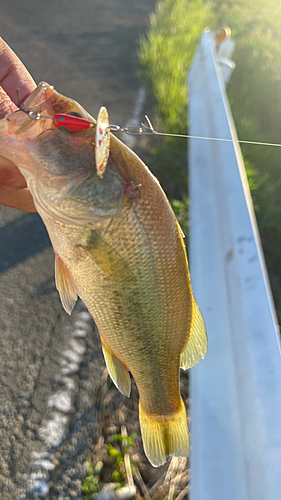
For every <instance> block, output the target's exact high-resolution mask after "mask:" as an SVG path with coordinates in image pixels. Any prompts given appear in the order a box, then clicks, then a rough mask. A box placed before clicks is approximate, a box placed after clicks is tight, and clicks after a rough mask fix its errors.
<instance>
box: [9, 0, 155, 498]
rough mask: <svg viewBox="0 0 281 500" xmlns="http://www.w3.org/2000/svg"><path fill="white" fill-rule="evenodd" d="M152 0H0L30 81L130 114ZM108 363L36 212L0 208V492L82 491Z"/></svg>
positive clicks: (118, 114)
mask: <svg viewBox="0 0 281 500" xmlns="http://www.w3.org/2000/svg"><path fill="white" fill-rule="evenodd" d="M154 3H155V2H154V0H142V2H139V1H138V0H83V1H78V0H60V1H57V0H48V2H46V1H42V0H29V1H20V0H18V1H17V0H1V3H0V30H1V31H0V35H1V36H2V37H3V38H4V40H6V42H7V43H8V44H10V46H11V47H12V48H13V50H14V51H15V52H16V53H17V54H18V55H19V57H20V58H21V59H22V60H23V62H24V63H25V65H26V66H27V67H28V69H29V71H30V72H31V74H32V75H33V77H34V79H35V80H36V81H37V83H39V82H40V81H42V80H44V81H47V82H48V83H50V84H52V85H54V86H55V88H56V89H57V90H58V91H59V92H61V93H63V94H65V95H68V96H70V97H72V98H74V99H76V100H77V101H78V102H80V103H81V104H82V105H83V106H84V107H85V108H86V109H87V110H88V111H90V112H91V113H92V114H93V115H94V116H95V115H96V114H97V111H98V109H99V107H100V106H101V105H105V106H106V107H107V108H108V110H109V114H110V120H111V122H112V123H117V124H120V125H124V124H126V123H127V122H128V120H129V119H130V117H131V116H132V113H133V110H134V107H135V102H136V99H137V95H138V90H139V87H140V82H139V80H138V76H137V71H138V61H137V47H138V39H139V35H140V34H141V33H144V31H145V28H146V26H147V22H148V13H150V12H151V11H152V10H153V8H154ZM103 368H104V363H103V359H102V354H101V348H100V341H99V336H98V333H97V331H96V329H95V327H94V324H93V321H92V320H91V318H90V316H89V314H88V313H87V311H86V310H85V309H84V306H83V304H82V303H81V302H80V303H78V304H77V306H76V308H75V310H74V312H73V314H72V316H71V317H69V316H68V315H67V314H66V313H65V312H64V310H63V309H62V306H61V304H60V301H59V297H58V293H57V292H56V290H55V284H54V255H53V250H52V248H51V246H50V242H49V238H48V235H47V233H46V230H45V228H44V226H43V223H42V222H41V220H40V218H39V216H38V215H37V214H31V215H29V214H28V215H27V214H22V213H20V212H18V211H16V210H12V209H7V208H5V207H4V208H2V209H1V212H0V500H18V499H22V500H23V499H34V498H47V499H55V500H58V499H59V500H66V499H71V498H80V492H81V486H82V482H83V477H84V474H85V460H86V458H87V457H88V456H89V455H90V449H91V442H92V438H93V435H94V432H95V425H96V424H95V421H96V420H95V415H96V411H97V409H96V405H95V398H96V391H97V388H98V386H99V381H100V377H101V373H102V371H103Z"/></svg>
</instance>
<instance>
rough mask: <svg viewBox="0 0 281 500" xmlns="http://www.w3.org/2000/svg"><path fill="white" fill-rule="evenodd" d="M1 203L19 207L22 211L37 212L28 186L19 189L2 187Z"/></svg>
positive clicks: (6, 205)
mask: <svg viewBox="0 0 281 500" xmlns="http://www.w3.org/2000/svg"><path fill="white" fill-rule="evenodd" d="M0 205H4V206H5V207H11V208H17V210H21V211H22V212H36V208H35V205H34V202H33V198H32V196H31V193H30V191H29V190H28V189H27V188H26V189H21V190H19V191H6V190H4V191H2V190H1V189H0Z"/></svg>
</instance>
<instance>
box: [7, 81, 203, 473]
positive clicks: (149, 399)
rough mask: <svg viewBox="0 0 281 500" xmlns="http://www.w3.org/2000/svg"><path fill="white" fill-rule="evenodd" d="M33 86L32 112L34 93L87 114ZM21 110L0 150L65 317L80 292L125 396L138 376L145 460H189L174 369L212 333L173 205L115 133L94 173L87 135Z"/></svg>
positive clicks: (198, 353)
mask: <svg viewBox="0 0 281 500" xmlns="http://www.w3.org/2000/svg"><path fill="white" fill-rule="evenodd" d="M40 85H41V89H40V86H39V87H38V88H37V91H35V92H37V94H36V95H35V98H32V95H31V96H30V97H29V98H28V99H29V100H28V101H27V105H28V107H29V108H30V109H33V107H32V106H35V105H34V101H35V102H36V99H37V100H38V95H39V96H40V98H39V100H40V99H41V101H42V102H43V103H44V102H47V104H48V105H47V106H45V107H44V104H41V108H42V109H43V111H44V113H43V114H44V115H46V114H48V115H49V114H51V116H53V115H54V114H56V113H67V112H73V111H76V112H77V111H79V112H80V114H81V115H82V116H83V117H85V118H88V117H89V115H88V114H87V113H86V112H85V111H84V110H83V108H81V107H79V105H77V103H75V102H74V101H72V100H70V99H67V98H64V97H63V96H60V95H59V94H57V93H56V92H55V91H54V90H53V89H51V88H50V87H49V86H47V85H46V84H40ZM42 85H45V87H44V86H43V89H42ZM38 89H39V90H38ZM33 94H34V93H33ZM41 112H42V111H41ZM21 113H22V115H24V113H23V112H19V113H15V114H13V115H9V117H8V120H9V123H8V124H7V123H5V127H6V128H5V127H4V126H3V127H2V130H3V131H2V137H1V126H0V153H1V151H2V154H6V156H7V151H6V149H7V145H9V146H11V145H12V149H13V154H11V155H10V158H11V159H12V160H13V161H14V162H15V163H16V164H17V165H18V166H19V168H21V171H22V173H23V174H24V175H25V176H26V179H27V183H28V186H29V188H30V190H31V192H32V194H33V197H34V201H35V204H36V207H37V209H38V212H39V213H40V215H41V217H42V219H43V221H44V223H45V225H46V227H47V230H48V232H49V235H50V239H51V242H52V245H53V248H54V251H55V254H56V270H55V274H56V284H57V288H58V290H59V292H60V296H61V299H62V303H63V305H64V307H65V309H66V311H67V312H68V313H70V312H71V310H72V308H73V307H74V305H75V302H76V299H77V296H79V297H81V299H82V300H83V302H84V303H85V305H86V306H87V308H88V310H89V312H90V313H91V315H92V316H93V318H94V320H95V322H96V324H97V326H98V329H99V333H100V336H101V341H102V347H103V352H104V356H105V360H106V364H107V367H108V370H109V373H110V375H111V377H112V379H113V381H114V382H115V384H116V385H117V387H118V388H119V390H120V391H121V392H122V393H124V394H126V395H127V396H129V394H130V385H131V382H130V375H129V372H131V374H132V376H133V377H134V379H135V381H136V384H137V387H138V390H139V395H140V424H141V432H142V437H143V443H144V449H145V452H146V454H147V456H148V458H149V460H150V461H151V463H152V464H153V465H155V466H158V465H161V464H162V463H164V462H165V461H166V460H167V457H168V456H170V455H172V456H187V455H188V453H189V434H188V427H187V420H186V412H185V408H184V404H183V401H182V398H181V396H180V391H179V369H180V367H182V368H189V367H190V366H193V365H194V364H196V363H197V362H199V361H200V359H202V358H203V357H204V356H205V353H206V349H207V337H206V330H205V324H204V320H203V318H202V316H201V313H200V311H199V308H198V306H197V304H196V301H195V299H194V297H193V293H192V289H191V285H190V276H189V271H188V263H187V258H186V252H185V246H184V243H183V237H182V234H181V229H180V227H179V225H178V223H177V221H176V219H175V216H174V213H173V211H172V209H171V207H170V205H169V203H168V200H167V198H166V196H165V194H164V192H163V191H162V189H161V187H160V185H159V183H158V181H157V180H156V179H155V178H154V176H153V175H152V174H151V172H150V171H149V170H148V168H147V167H146V166H145V165H144V164H143V162H142V161H141V160H140V159H139V158H138V157H137V156H136V155H135V154H134V153H133V152H132V151H131V150H130V149H129V148H127V147H126V146H125V145H124V144H123V143H122V142H120V141H119V140H118V139H116V138H115V137H114V136H112V137H111V144H110V156H109V160H108V165H107V167H106V171H105V174H104V176H103V178H99V177H98V176H97V174H96V171H95V162H94V145H93V143H94V133H93V131H92V130H90V129H89V130H87V131H82V132H78V133H69V132H66V131H63V130H57V129H55V127H53V125H52V122H51V124H50V122H49V123H48V120H47V119H46V120H44V119H40V120H38V122H39V121H41V120H42V122H41V124H36V123H33V124H32V123H30V121H31V120H30V118H28V117H27V116H21V117H19V115H20V114H21ZM15 115H18V116H15ZM19 118H20V120H21V123H20V127H19V126H18V124H17V123H16V120H19ZM3 122H4V120H3ZM33 122H34V121H33ZM36 126H37V127H41V129H42V130H41V129H38V130H37V131H36V129H35V128H33V127H36ZM19 128H22V129H23V131H19ZM32 128H33V132H32ZM25 129H27V130H25ZM7 131H8V132H7ZM13 141H14V143H13ZM18 142H20V147H18ZM5 148H6V149H5ZM21 149H22V151H21ZM23 151H24V153H23Z"/></svg>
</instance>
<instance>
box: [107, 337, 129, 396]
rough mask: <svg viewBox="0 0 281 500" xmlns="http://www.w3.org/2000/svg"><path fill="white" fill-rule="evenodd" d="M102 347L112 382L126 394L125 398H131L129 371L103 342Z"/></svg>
mask: <svg viewBox="0 0 281 500" xmlns="http://www.w3.org/2000/svg"><path fill="white" fill-rule="evenodd" d="M101 345H102V351H103V355H104V359H105V363H106V367H107V369H108V373H109V375H110V377H111V379H112V381H113V382H114V384H115V385H116V387H117V389H118V390H119V391H120V392H121V393H122V394H124V396H127V397H128V398H129V397H130V394H131V379H130V374H129V372H128V370H126V368H125V367H124V365H123V364H122V363H121V361H119V359H118V358H116V356H114V354H112V352H111V351H110V350H109V349H108V347H107V346H106V345H105V344H104V343H103V341H102V343H101Z"/></svg>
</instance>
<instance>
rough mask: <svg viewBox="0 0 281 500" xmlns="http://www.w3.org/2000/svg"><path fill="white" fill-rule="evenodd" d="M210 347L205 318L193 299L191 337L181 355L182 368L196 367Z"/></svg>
mask: <svg viewBox="0 0 281 500" xmlns="http://www.w3.org/2000/svg"><path fill="white" fill-rule="evenodd" d="M207 347H208V339H207V331H206V325H205V321H204V318H203V316H202V314H201V311H200V309H199V307H198V304H197V302H196V300H195V299H194V297H193V311H192V323H191V329H190V336H189V339H188V343H187V345H186V347H185V350H184V351H183V352H182V354H181V360H180V367H181V368H182V369H183V370H187V369H188V368H191V367H192V366H194V365H196V364H197V363H199V361H201V359H203V358H204V357H205V355H206V352H207Z"/></svg>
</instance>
